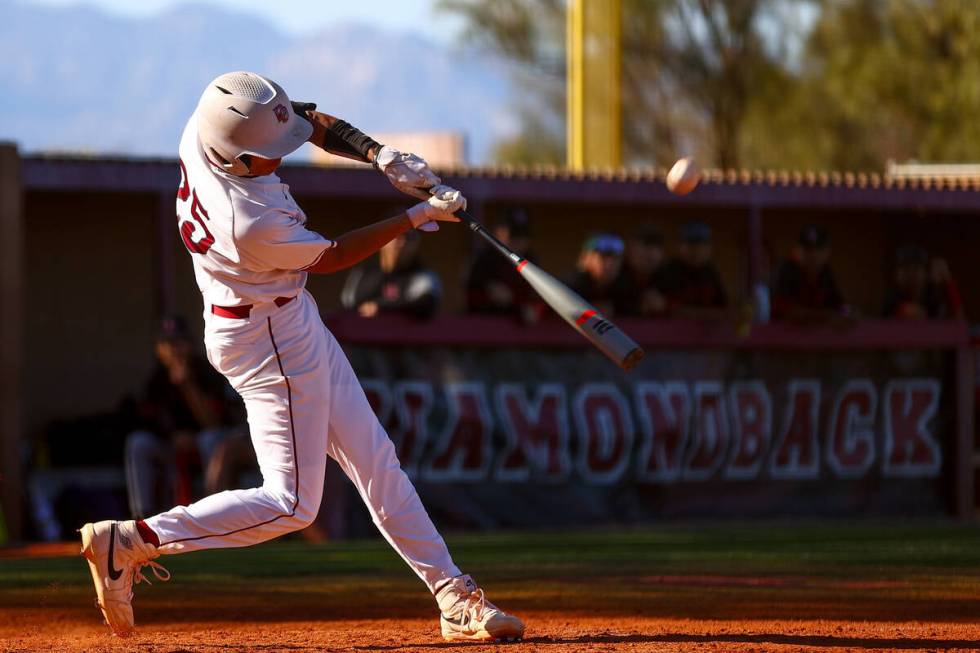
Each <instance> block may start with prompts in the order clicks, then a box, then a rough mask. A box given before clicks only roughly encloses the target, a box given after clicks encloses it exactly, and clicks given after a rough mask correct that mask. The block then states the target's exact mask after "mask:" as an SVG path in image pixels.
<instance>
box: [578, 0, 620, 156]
mask: <svg viewBox="0 0 980 653" xmlns="http://www.w3.org/2000/svg"><path fill="white" fill-rule="evenodd" d="M621 35H622V2H621V0H568V18H567V67H568V70H567V75H568V83H567V96H568V99H567V102H568V109H567V111H568V113H567V116H566V119H567V125H568V127H567V129H568V138H567V153H568V154H567V156H568V167H570V168H572V169H573V170H584V169H585V168H591V167H614V168H615V167H619V166H620V165H621V164H622V154H621V152H622V137H621V122H620V121H621V116H620V105H621V102H620V83H621V78H622V76H621V72H620V71H621V52H622V45H621V43H622V36H621Z"/></svg>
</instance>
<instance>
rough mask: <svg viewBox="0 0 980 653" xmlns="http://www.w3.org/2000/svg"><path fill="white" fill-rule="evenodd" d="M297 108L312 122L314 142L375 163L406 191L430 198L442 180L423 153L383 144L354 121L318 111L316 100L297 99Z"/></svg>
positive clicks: (333, 151)
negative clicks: (401, 149) (355, 124)
mask: <svg viewBox="0 0 980 653" xmlns="http://www.w3.org/2000/svg"><path fill="white" fill-rule="evenodd" d="M293 111H295V112H296V113H297V114H298V115H300V116H303V117H304V118H306V119H307V120H309V121H310V123H312V125H313V134H312V135H311V136H310V143H313V145H315V146H317V147H319V148H320V149H322V150H324V151H326V152H330V153H331V154H336V155H337V156H341V157H344V158H347V159H351V160H353V161H360V162H362V163H371V164H373V165H374V166H375V167H376V168H377V169H378V170H380V171H381V172H382V173H383V174H384V175H385V177H387V179H388V181H389V182H390V183H391V185H392V186H394V187H395V188H397V189H398V190H400V191H401V192H403V193H407V194H409V195H414V196H415V197H418V198H419V199H426V198H427V197H428V189H429V188H432V187H433V186H437V185H439V183H440V182H441V180H440V179H439V177H438V175H436V174H435V173H434V172H432V170H430V169H429V164H427V163H426V162H425V161H424V160H423V159H422V158H421V157H419V156H416V155H415V154H410V153H402V152H399V151H398V150H396V149H394V148H393V147H390V146H388V145H382V144H381V143H379V142H377V141H376V140H374V139H373V138H371V137H370V136H368V135H367V134H365V133H364V132H362V131H361V130H359V129H358V128H356V127H354V126H353V125H351V124H350V123H348V122H346V121H344V120H341V119H340V118H337V117H335V116H331V115H328V114H325V113H321V112H319V111H316V104H314V103H312V102H293Z"/></svg>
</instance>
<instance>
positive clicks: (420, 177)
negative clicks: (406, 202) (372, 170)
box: [374, 145, 442, 200]
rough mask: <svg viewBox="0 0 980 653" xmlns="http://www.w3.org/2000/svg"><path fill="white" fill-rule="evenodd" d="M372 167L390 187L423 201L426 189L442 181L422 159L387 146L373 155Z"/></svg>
mask: <svg viewBox="0 0 980 653" xmlns="http://www.w3.org/2000/svg"><path fill="white" fill-rule="evenodd" d="M374 165H375V166H377V168H378V170H380V171H381V172H383V173H384V175H385V177H387V178H388V181H389V182H391V185H392V186H394V187H395V188H397V189H398V190H400V191H401V192H403V193H407V194H408V195H413V196H415V197H417V198H419V199H423V200H424V199H426V198H427V197H429V192H428V190H427V189H429V188H432V187H433V186H438V185H439V183H440V182H441V181H442V180H441V179H439V176H438V175H437V174H436V173H434V172H432V170H430V169H429V164H428V163H426V162H425V160H424V159H423V158H422V157H420V156H417V155H415V154H410V153H402V152H399V151H398V150H396V149H395V148H393V147H390V146H388V145H385V146H383V147H382V148H381V149H380V150H379V151H378V153H377V154H376V155H375V157H374Z"/></svg>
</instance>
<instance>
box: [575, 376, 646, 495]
mask: <svg viewBox="0 0 980 653" xmlns="http://www.w3.org/2000/svg"><path fill="white" fill-rule="evenodd" d="M572 404H573V407H572V411H573V413H574V415H575V427H576V431H577V432H578V471H579V474H581V475H582V477H583V478H584V479H586V480H587V481H589V482H590V483H593V484H595V485H611V484H613V483H615V482H616V481H618V480H619V479H620V477H621V476H622V475H623V472H624V471H626V467H627V465H628V464H629V457H630V453H631V450H632V448H633V419H632V417H631V416H630V410H629V406H628V405H627V403H626V399H625V398H624V397H623V395H622V393H621V392H620V391H619V388H617V387H616V386H615V385H613V384H612V383H586V384H584V385H582V386H581V387H580V388H579V389H578V391H577V392H576V393H575V398H574V400H573V402H572Z"/></svg>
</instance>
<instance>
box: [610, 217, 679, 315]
mask: <svg viewBox="0 0 980 653" xmlns="http://www.w3.org/2000/svg"><path fill="white" fill-rule="evenodd" d="M663 263H664V237H663V234H662V233H661V232H660V230H659V229H657V227H656V226H654V225H652V224H645V225H642V226H641V227H640V228H639V229H637V230H636V231H635V232H633V234H632V235H631V236H630V237H629V239H628V240H627V241H626V256H625V258H624V260H623V270H622V272H620V280H619V282H620V283H621V284H622V285H623V291H622V293H620V295H621V296H622V300H621V301H620V302H619V305H617V306H616V313H617V314H619V315H641V316H644V317H651V316H660V315H664V314H666V312H667V298H666V297H665V296H664V278H663V269H664V265H663ZM623 300H625V301H623Z"/></svg>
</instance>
